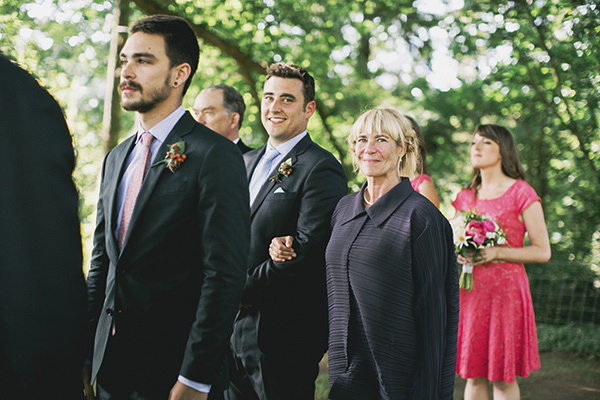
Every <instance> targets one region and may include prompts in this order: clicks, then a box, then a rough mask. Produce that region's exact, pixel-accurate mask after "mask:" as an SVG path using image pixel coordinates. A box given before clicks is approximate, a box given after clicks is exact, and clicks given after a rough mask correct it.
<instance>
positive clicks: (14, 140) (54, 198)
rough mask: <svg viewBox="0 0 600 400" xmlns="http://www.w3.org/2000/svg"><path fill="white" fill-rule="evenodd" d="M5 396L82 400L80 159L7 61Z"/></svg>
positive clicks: (1, 370)
mask: <svg viewBox="0 0 600 400" xmlns="http://www.w3.org/2000/svg"><path fill="white" fill-rule="evenodd" d="M0 87H1V88H2V89H1V90H0V146H1V147H2V149H3V154H2V156H1V157H0V187H1V189H0V399H34V398H35V399H40V398H44V399H61V400H68V399H81V398H82V397H83V389H82V384H81V378H80V371H81V365H82V362H83V354H84V353H83V338H84V332H85V318H84V317H85V307H86V289H85V283H84V276H83V271H82V253H81V234H80V226H79V217H78V211H77V209H78V195H77V191H76V189H75V185H74V184H73V180H72V172H73V168H74V166H75V155H74V152H73V144H72V141H71V136H70V135H69V130H68V128H67V124H66V122H65V119H64V116H63V113H62V110H61V109H60V107H59V105H58V103H57V102H56V100H55V99H54V98H53V97H52V96H51V95H50V94H49V93H48V92H47V91H46V90H45V89H44V88H42V87H41V86H40V85H39V84H38V82H37V81H36V79H35V78H33V77H32V76H31V75H30V74H29V73H28V72H26V71H25V70H23V69H21V68H20V67H18V66H17V65H15V64H14V63H13V62H11V61H10V60H9V59H8V58H6V57H5V56H3V55H2V54H0Z"/></svg>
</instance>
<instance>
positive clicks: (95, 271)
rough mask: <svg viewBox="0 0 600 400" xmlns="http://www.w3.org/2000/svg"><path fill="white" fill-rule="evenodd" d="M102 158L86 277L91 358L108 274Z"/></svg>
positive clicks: (89, 353) (89, 352) (89, 351)
mask: <svg viewBox="0 0 600 400" xmlns="http://www.w3.org/2000/svg"><path fill="white" fill-rule="evenodd" d="M107 158H108V155H107V156H106V157H105V158H104V163H103V167H102V179H101V181H100V191H99V193H100V194H99V196H98V204H97V210H96V227H95V230H94V236H93V248H92V257H91V262H90V269H89V271H88V275H87V288H88V356H90V357H91V354H92V352H93V348H94V336H95V333H96V325H97V324H98V318H99V315H100V312H101V310H102V305H103V303H104V293H105V288H106V278H107V274H108V265H109V259H108V255H107V253H106V241H105V233H106V232H105V229H106V224H105V216H104V205H103V204H104V203H103V201H102V195H103V187H104V172H105V169H106V160H107Z"/></svg>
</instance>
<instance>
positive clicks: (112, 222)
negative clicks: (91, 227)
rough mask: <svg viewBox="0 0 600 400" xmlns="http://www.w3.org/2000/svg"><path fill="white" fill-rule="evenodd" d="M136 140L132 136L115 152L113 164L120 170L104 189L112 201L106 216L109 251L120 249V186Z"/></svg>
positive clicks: (134, 136) (109, 203)
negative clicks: (118, 213) (118, 225)
mask: <svg viewBox="0 0 600 400" xmlns="http://www.w3.org/2000/svg"><path fill="white" fill-rule="evenodd" d="M135 138H136V135H133V136H131V137H130V138H128V139H126V140H125V142H124V143H123V146H121V147H117V148H115V149H114V150H113V152H114V161H112V162H113V163H114V165H118V166H119V167H118V168H119V170H118V171H117V176H116V177H115V179H113V180H112V182H111V185H110V187H108V188H105V189H104V190H106V191H107V196H106V198H108V199H110V201H109V202H108V209H107V213H106V215H105V218H109V223H108V227H109V232H106V233H105V234H106V235H108V240H109V245H108V246H107V248H108V249H118V248H119V246H118V243H117V238H116V237H115V231H116V228H117V211H118V209H119V185H120V183H121V179H122V178H123V174H124V173H125V169H126V168H127V158H128V157H129V154H131V152H132V150H133V147H134V146H135ZM128 141H129V143H128Z"/></svg>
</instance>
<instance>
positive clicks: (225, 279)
mask: <svg viewBox="0 0 600 400" xmlns="http://www.w3.org/2000/svg"><path fill="white" fill-rule="evenodd" d="M198 187H199V193H198V203H197V204H198V205H197V220H198V230H199V233H200V238H201V243H199V245H200V246H202V258H203V259H202V262H203V265H204V281H203V284H202V288H201V296H200V300H199V303H198V307H197V311H196V318H195V321H194V323H193V326H192V329H191V331H190V333H189V337H188V342H187V345H186V350H185V355H184V359H183V363H182V366H181V370H180V375H182V376H184V377H186V378H187V379H189V380H192V381H195V382H203V383H211V382H213V381H214V379H215V376H216V375H217V373H218V372H219V366H220V361H221V359H222V357H223V355H224V353H225V350H226V346H227V345H228V342H229V335H230V332H231V327H232V325H233V320H234V318H235V315H236V313H237V311H238V307H239V302H240V298H241V294H242V291H243V288H244V280H245V272H246V264H247V259H248V247H249V240H250V210H249V205H248V204H249V199H248V182H247V179H246V172H245V167H244V163H243V161H242V155H241V153H240V151H239V150H238V149H237V148H236V147H235V145H234V144H233V143H230V142H225V141H219V142H217V144H215V145H214V146H212V148H210V149H207V152H206V159H205V161H204V165H203V166H202V168H201V173H200V175H199V176H198Z"/></svg>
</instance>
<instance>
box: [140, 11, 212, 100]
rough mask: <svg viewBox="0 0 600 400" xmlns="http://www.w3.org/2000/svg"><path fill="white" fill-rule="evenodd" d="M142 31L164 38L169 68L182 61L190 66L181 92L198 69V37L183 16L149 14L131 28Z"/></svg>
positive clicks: (186, 87) (184, 90)
mask: <svg viewBox="0 0 600 400" xmlns="http://www.w3.org/2000/svg"><path fill="white" fill-rule="evenodd" d="M136 32H142V33H147V34H149V35H160V36H162V37H163V39H164V40H165V52H166V53H167V57H169V61H170V62H171V68H172V67H175V66H177V65H181V64H183V63H188V64H189V65H190V67H191V72H190V76H189V77H188V79H187V81H186V82H185V84H184V86H183V94H185V92H187V89H188V88H189V87H190V84H191V83H192V77H193V76H194V74H195V73H196V70H197V69H198V60H199V58H200V47H199V46H198V39H197V38H196V34H195V33H194V31H193V30H192V27H191V26H190V24H189V23H188V22H187V21H186V20H185V19H183V18H180V17H174V16H171V15H151V16H149V17H145V18H142V19H141V20H139V21H138V22H136V23H135V24H134V25H133V27H132V28H131V33H132V34H133V33H136Z"/></svg>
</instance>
